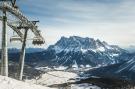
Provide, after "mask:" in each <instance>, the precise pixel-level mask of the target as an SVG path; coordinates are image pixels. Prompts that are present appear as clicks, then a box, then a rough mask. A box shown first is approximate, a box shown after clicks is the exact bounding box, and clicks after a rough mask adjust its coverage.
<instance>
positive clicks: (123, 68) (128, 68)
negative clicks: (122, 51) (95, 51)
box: [82, 57, 135, 82]
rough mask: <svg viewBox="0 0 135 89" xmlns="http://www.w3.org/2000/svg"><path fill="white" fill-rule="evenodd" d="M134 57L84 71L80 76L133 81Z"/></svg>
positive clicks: (134, 70) (134, 79)
mask: <svg viewBox="0 0 135 89" xmlns="http://www.w3.org/2000/svg"><path fill="white" fill-rule="evenodd" d="M134 75H135V57H133V58H132V59H130V60H129V61H127V62H123V63H119V64H114V65H110V66H106V67H101V68H97V69H93V70H89V71H87V72H84V74H83V75H82V76H85V77H86V76H88V77H90V76H98V77H105V78H116V79H123V80H129V81H132V82H135V76H134Z"/></svg>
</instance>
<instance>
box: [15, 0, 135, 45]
mask: <svg viewBox="0 0 135 89" xmlns="http://www.w3.org/2000/svg"><path fill="white" fill-rule="evenodd" d="M17 3H18V5H20V9H21V10H22V12H23V13H24V14H25V15H26V16H27V17H29V18H30V20H40V23H39V29H40V30H41V31H42V34H43V35H44V37H45V39H46V45H44V47H47V46H48V45H50V44H54V43H55V42H56V41H57V40H58V39H60V37H61V36H67V37H69V36H72V35H77V36H81V37H91V38H95V39H100V40H102V41H107V42H108V43H110V44H115V45H120V46H121V47H127V46H129V45H135V39H134V36H135V0H18V2H17Z"/></svg>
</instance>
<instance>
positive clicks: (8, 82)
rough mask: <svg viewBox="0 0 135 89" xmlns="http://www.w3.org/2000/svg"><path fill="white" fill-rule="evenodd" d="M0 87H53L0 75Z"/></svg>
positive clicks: (39, 88)
mask: <svg viewBox="0 0 135 89" xmlns="http://www.w3.org/2000/svg"><path fill="white" fill-rule="evenodd" d="M0 89H54V88H49V87H44V86H40V85H35V84H29V83H25V82H21V81H18V80H15V79H11V78H8V77H3V76H0Z"/></svg>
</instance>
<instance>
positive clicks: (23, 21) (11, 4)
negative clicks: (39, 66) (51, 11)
mask: <svg viewBox="0 0 135 89" xmlns="http://www.w3.org/2000/svg"><path fill="white" fill-rule="evenodd" d="M0 10H1V11H2V13H3V14H2V16H0V20H2V50H1V75H3V76H8V51H7V34H6V33H7V29H6V26H7V25H8V26H9V27H10V28H11V29H12V30H14V31H15V32H16V33H17V35H18V37H14V38H11V40H12V41H13V40H17V41H18V40H19V41H21V42H22V49H21V52H20V59H19V66H18V70H17V71H18V75H17V77H18V79H19V80H22V76H23V69H24V59H25V47H26V40H27V33H28V30H31V32H32V33H34V35H35V37H34V38H33V39H32V41H33V42H32V43H33V44H34V45H41V44H44V43H45V41H44V38H43V37H42V35H41V33H40V31H39V30H38V26H37V25H36V22H39V21H29V20H28V18H27V17H26V16H24V15H23V13H22V12H21V11H20V10H19V8H18V6H16V0H0ZM7 12H8V15H9V14H10V15H12V16H14V17H15V18H16V19H17V22H16V23H17V25H13V24H12V23H11V22H10V19H7ZM22 29H23V30H24V32H23V31H21V30H22Z"/></svg>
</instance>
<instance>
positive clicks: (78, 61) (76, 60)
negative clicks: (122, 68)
mask: <svg viewBox="0 0 135 89" xmlns="http://www.w3.org/2000/svg"><path fill="white" fill-rule="evenodd" d="M14 55H16V57H15V56H14ZM17 55H18V53H11V54H10V55H9V58H10V59H11V60H15V61H17V60H18V59H19V55H18V56H17ZM129 58H130V55H129V53H128V51H126V50H124V49H122V48H120V47H118V46H116V45H109V44H108V43H107V42H105V41H103V42H102V41H100V40H98V39H97V40H95V39H93V38H88V37H86V38H82V37H78V36H71V37H69V38H67V37H61V39H60V40H59V41H57V42H56V43H55V44H54V45H50V46H49V47H48V48H47V49H46V50H44V51H43V50H42V51H39V52H35V53H34V52H30V53H26V63H30V64H32V65H33V64H35V65H36V66H37V65H38V66H41V67H42V66H55V67H59V66H64V67H66V68H68V67H77V68H78V67H82V68H84V67H95V66H105V65H110V64H116V63H119V62H123V61H126V60H128V59H129Z"/></svg>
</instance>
